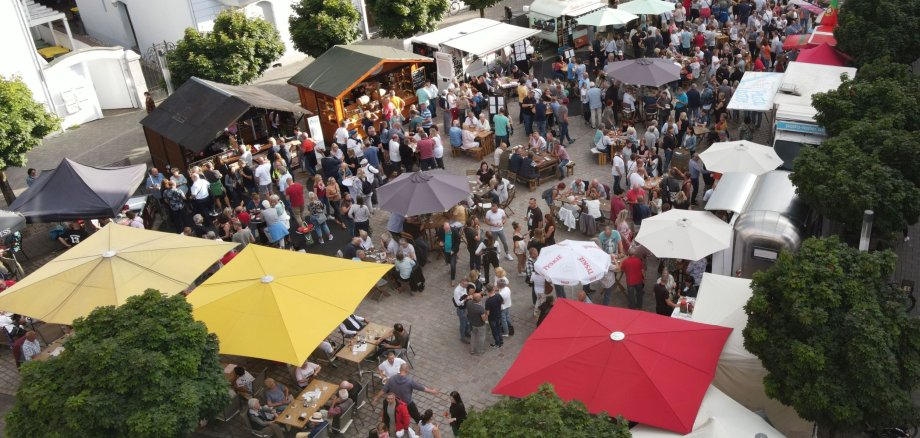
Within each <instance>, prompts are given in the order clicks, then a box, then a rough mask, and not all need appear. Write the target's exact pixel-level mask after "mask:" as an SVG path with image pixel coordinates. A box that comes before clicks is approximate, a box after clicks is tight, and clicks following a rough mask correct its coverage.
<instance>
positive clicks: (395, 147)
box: [387, 134, 402, 169]
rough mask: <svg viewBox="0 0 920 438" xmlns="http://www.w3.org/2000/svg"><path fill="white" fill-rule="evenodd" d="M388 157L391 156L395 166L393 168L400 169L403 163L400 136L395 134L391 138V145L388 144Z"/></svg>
mask: <svg viewBox="0 0 920 438" xmlns="http://www.w3.org/2000/svg"><path fill="white" fill-rule="evenodd" d="M387 155H389V159H390V162H391V163H393V164H394V166H393V167H395V168H397V169H398V168H399V167H400V165H401V163H402V158H400V156H399V136H398V135H396V134H393V136H392V138H390V143H389V144H387Z"/></svg>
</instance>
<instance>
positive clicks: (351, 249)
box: [342, 236, 361, 260]
mask: <svg viewBox="0 0 920 438" xmlns="http://www.w3.org/2000/svg"><path fill="white" fill-rule="evenodd" d="M359 249H361V238H360V237H358V236H355V237H352V238H351V241H350V242H348V243H346V244H345V246H344V247H343V248H342V258H343V259H345V260H351V259H352V258H354V257H355V254H357V253H358V250H359Z"/></svg>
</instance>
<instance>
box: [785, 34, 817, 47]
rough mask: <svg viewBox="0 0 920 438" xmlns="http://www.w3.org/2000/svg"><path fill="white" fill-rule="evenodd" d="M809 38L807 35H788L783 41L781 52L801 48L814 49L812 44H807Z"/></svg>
mask: <svg viewBox="0 0 920 438" xmlns="http://www.w3.org/2000/svg"><path fill="white" fill-rule="evenodd" d="M809 37H811V35H810V34H807V33H805V34H795V35H788V36H787V37H786V39H785V40H783V50H794V49H801V48H802V47H814V46H813V45H812V44H809V43H808V38H809Z"/></svg>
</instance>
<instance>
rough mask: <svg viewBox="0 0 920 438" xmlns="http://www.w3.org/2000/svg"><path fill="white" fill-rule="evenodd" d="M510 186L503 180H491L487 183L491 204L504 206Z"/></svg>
mask: <svg viewBox="0 0 920 438" xmlns="http://www.w3.org/2000/svg"><path fill="white" fill-rule="evenodd" d="M510 184H511V182H509V181H508V180H507V179H505V178H492V181H490V182H489V187H491V189H490V190H489V195H490V196H491V198H492V202H493V203H497V204H504V203H505V201H507V200H508V186H509V185H510Z"/></svg>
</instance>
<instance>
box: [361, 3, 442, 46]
mask: <svg viewBox="0 0 920 438" xmlns="http://www.w3.org/2000/svg"><path fill="white" fill-rule="evenodd" d="M448 7H450V2H449V1H448V0H399V1H392V0H373V1H371V2H369V3H368V9H369V10H370V11H371V13H372V14H373V15H374V20H375V21H376V22H377V25H378V26H379V27H380V36H382V37H385V38H409V37H411V36H413V35H415V34H417V33H419V32H431V31H433V30H434V29H435V27H436V26H437V25H438V22H439V21H440V20H441V17H443V16H444V13H446V12H447V9H448Z"/></svg>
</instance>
